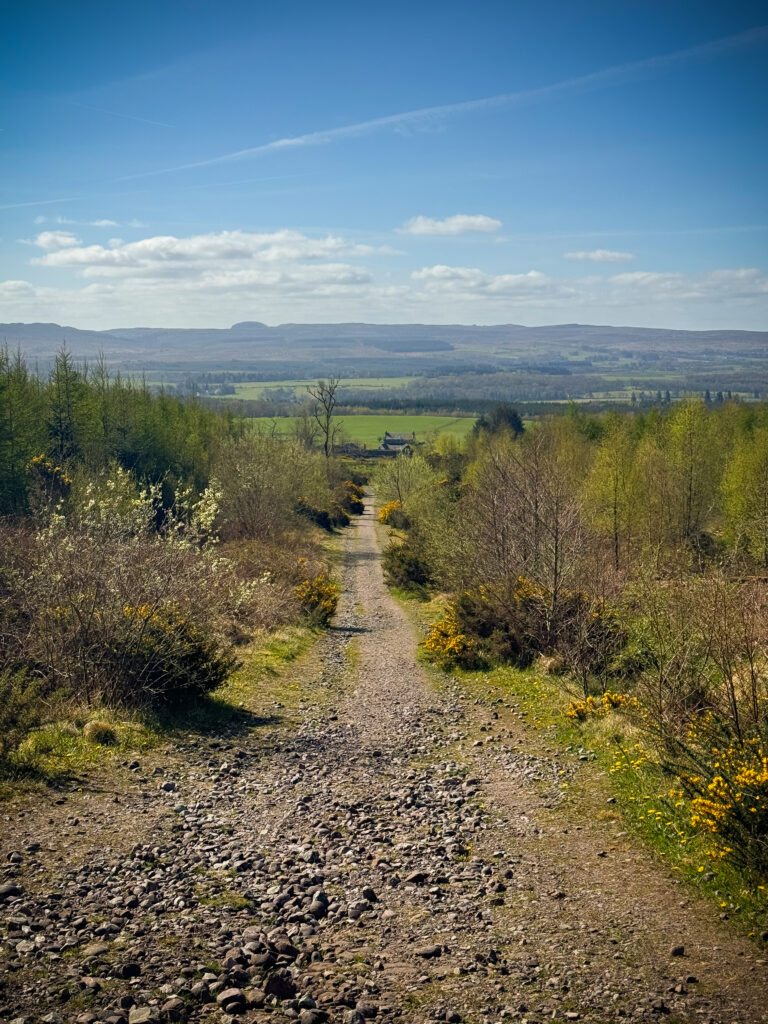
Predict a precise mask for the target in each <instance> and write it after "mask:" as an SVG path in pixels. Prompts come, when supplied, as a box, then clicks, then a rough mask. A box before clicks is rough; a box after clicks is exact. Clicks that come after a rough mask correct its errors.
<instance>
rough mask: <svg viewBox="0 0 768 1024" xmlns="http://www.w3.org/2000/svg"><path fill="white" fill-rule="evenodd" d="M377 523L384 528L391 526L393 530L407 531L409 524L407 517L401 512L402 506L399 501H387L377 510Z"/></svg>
mask: <svg viewBox="0 0 768 1024" xmlns="http://www.w3.org/2000/svg"><path fill="white" fill-rule="evenodd" d="M379 522H380V523H383V524H384V525H385V526H391V527H392V528H393V529H395V530H407V529H408V526H409V525H410V524H409V520H408V516H406V514H405V512H403V505H402V502H400V501H397V500H396V501H388V502H386V503H385V504H384V505H382V506H381V508H380V509H379Z"/></svg>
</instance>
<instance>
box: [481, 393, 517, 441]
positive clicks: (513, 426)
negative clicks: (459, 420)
mask: <svg viewBox="0 0 768 1024" xmlns="http://www.w3.org/2000/svg"><path fill="white" fill-rule="evenodd" d="M502 430H506V431H509V432H510V433H511V434H512V436H513V437H519V436H520V434H522V433H523V431H524V430H525V427H524V426H523V421H522V419H521V418H520V413H519V412H518V411H517V409H515V408H514V407H513V406H511V405H509V404H508V403H507V402H499V404H498V405H495V406H494V407H493V409H492V410H491V411H490V412H489V413H483V415H482V416H481V417H480V419H479V420H477V422H476V423H475V425H474V427H473V428H472V433H473V435H474V436H475V437H477V436H478V435H479V434H498V433H499V432H500V431H502Z"/></svg>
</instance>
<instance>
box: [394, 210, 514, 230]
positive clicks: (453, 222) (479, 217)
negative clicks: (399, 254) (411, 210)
mask: <svg viewBox="0 0 768 1024" xmlns="http://www.w3.org/2000/svg"><path fill="white" fill-rule="evenodd" d="M500 227H501V221H500V220H494V218H493V217H486V215H485V214H483V213H472V214H470V213H456V214H454V216H453V217H446V218H445V219H444V220H433V219H432V217H422V216H419V217H411V219H410V220H407V221H406V222H405V224H403V226H402V227H400V228H398V231H399V232H400V234H403V235H465V234H469V233H470V232H475V231H498V230H499V228H500Z"/></svg>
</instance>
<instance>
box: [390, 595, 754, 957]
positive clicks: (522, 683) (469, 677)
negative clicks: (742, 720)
mask: <svg viewBox="0 0 768 1024" xmlns="http://www.w3.org/2000/svg"><path fill="white" fill-rule="evenodd" d="M392 593H393V596H394V597H395V598H396V599H397V600H398V603H400V605H401V607H403V609H404V610H405V612H406V614H407V615H408V617H409V618H410V620H411V622H412V623H413V625H414V628H415V630H416V632H417V634H418V635H421V636H423V635H424V634H425V633H426V630H427V629H428V627H429V625H430V624H431V623H432V622H434V621H435V620H436V619H438V618H440V617H441V616H442V615H443V614H444V611H445V607H446V598H445V597H444V596H442V595H438V596H435V597H432V598H431V599H429V600H426V601H425V600H422V599H418V598H414V597H413V596H412V595H410V594H408V593H407V592H402V591H396V590H395V591H393V592H392ZM451 675H452V676H453V678H455V679H457V680H459V681H460V682H461V684H462V686H463V687H464V688H465V689H466V690H467V691H468V692H470V693H471V694H472V695H473V696H474V697H478V698H480V699H482V700H483V701H491V702H493V701H496V700H497V699H498V698H502V699H503V700H504V702H505V704H507V705H508V706H511V707H512V708H513V709H514V711H515V712H516V714H517V716H518V717H519V720H520V721H521V722H522V723H524V724H525V725H526V726H528V727H529V728H531V729H533V730H535V732H534V738H535V740H536V739H539V740H540V742H541V745H542V746H546V745H547V744H551V743H552V742H553V741H555V742H557V743H558V744H559V745H560V746H561V747H564V748H565V750H566V751H568V752H570V753H572V754H573V756H574V757H577V758H578V757H586V758H588V760H587V761H586V762H585V769H584V771H580V772H579V773H577V775H576V777H575V779H574V781H573V782H564V783H563V789H564V790H565V791H566V800H565V801H564V803H563V804H561V805H560V807H561V808H562V813H568V814H574V813H575V814H582V813H586V812H588V813H589V815H592V816H594V817H596V818H597V819H601V818H602V819H612V820H621V821H622V823H623V827H624V828H625V829H626V830H627V832H629V833H631V834H632V835H635V836H636V837H637V838H638V839H640V840H642V842H643V843H644V844H645V845H646V846H647V847H648V848H649V849H650V850H651V851H652V852H653V854H654V855H655V856H656V857H657V858H658V859H659V860H661V861H662V862H663V863H664V864H665V865H667V866H668V867H669V868H670V869H671V870H672V871H674V872H675V873H676V874H677V875H678V877H680V878H681V879H683V880H684V881H685V882H686V883H687V884H688V885H689V886H690V887H691V888H693V889H695V891H696V892H697V893H699V894H701V895H702V896H703V897H704V898H706V899H708V900H710V901H711V902H712V903H713V904H714V906H715V908H716V910H717V912H718V914H719V916H720V917H721V918H722V919H723V920H729V921H731V922H733V924H735V926H736V927H737V928H738V929H739V930H740V931H742V932H745V933H746V934H747V935H749V936H750V937H751V938H755V939H757V940H758V941H760V942H761V943H765V942H768V892H767V891H766V889H765V888H763V887H762V886H759V885H756V884H754V883H752V882H751V881H749V880H747V879H745V877H744V875H743V874H742V873H740V872H739V870H738V869H737V868H735V867H734V866H733V865H731V864H729V863H728V862H727V861H725V860H721V859H718V860H713V859H712V858H711V857H710V856H708V850H709V849H710V847H711V840H710V839H709V838H708V837H707V836H706V835H704V834H702V833H701V832H699V831H697V830H695V829H694V828H693V827H692V826H691V821H690V807H689V805H687V804H686V802H685V801H684V800H682V799H681V794H680V793H679V791H678V790H677V789H676V787H675V779H674V777H672V776H670V775H669V774H666V773H665V772H664V771H663V770H662V768H661V767H660V766H659V764H658V761H657V759H656V757H655V755H654V751H653V749H652V745H651V743H650V742H649V740H648V738H647V736H645V735H644V733H643V731H642V730H641V728H640V727H639V726H638V724H637V722H636V721H635V720H633V718H632V715H631V714H626V713H624V712H622V711H617V710H612V711H608V712H605V713H600V714H592V715H589V716H587V718H586V719H585V720H584V721H578V720H575V719H573V718H571V717H569V716H568V710H569V708H570V704H571V700H572V699H573V698H576V697H578V691H577V688H576V686H575V685H571V683H570V681H569V680H568V679H567V678H566V677H560V678H557V677H553V676H550V675H548V674H547V673H546V671H545V670H544V669H543V668H542V667H541V666H535V667H533V668H530V669H525V670H521V669H516V668H512V667H509V666H499V667H496V668H492V669H490V670H487V671H482V672H476V671H474V672H470V671H460V670H454V671H453V672H452V673H451ZM535 740H534V741H535Z"/></svg>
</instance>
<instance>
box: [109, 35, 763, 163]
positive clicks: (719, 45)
mask: <svg viewBox="0 0 768 1024" xmlns="http://www.w3.org/2000/svg"><path fill="white" fill-rule="evenodd" d="M767 41H768V25H759V26H756V27H755V28H751V29H748V30H747V31H746V32H738V33H736V34H735V35H730V36H723V37H721V38H720V39H714V40H712V41H711V42H708V43H702V44H700V45H698V46H691V47H688V48H686V49H684V50H675V51H674V52H672V53H665V54H658V55H656V56H653V57H646V58H643V59H642V60H635V61H629V62H628V63H625V64H616V65H613V66H611V67H607V68H602V69H601V70H599V71H593V72H590V73H589V74H586V75H577V76H575V77H573V78H566V79H563V80H562V81H560V82H554V83H552V84H551V85H543V86H538V87H537V88H534V89H521V90H519V91H517V92H509V93H499V94H497V95H495V96H485V97H481V98H480V99H474V100H464V101H462V102H459V103H444V104H441V105H439V106H433V107H420V108H419V109H417V110H406V111H401V112H400V113H397V114H389V115H387V116H385V117H375V118H371V119H370V120H367V121H358V122H357V123H356V124H348V125H341V126H340V127H337V128H325V129H321V130H319V131H313V132H307V133H306V134H304V135H293V136H288V137H286V138H282V139H275V140H274V141H272V142H265V143H262V144H261V145H258V146H250V147H248V148H247V149H238V150H235V151H233V152H231V153H223V154H221V155H220V156H215V157H209V158H208V159H205V160H197V161H195V162H193V163H187V164H178V165H176V166H174V167H164V168H161V169H159V170H154V171H144V172H142V173H140V174H131V175H127V176H126V177H124V178H121V179H120V180H121V181H127V180H132V179H135V178H148V177H153V176H155V175H159V174H170V173H171V172H173V171H186V170H192V169H195V168H200V167H213V166H215V165H217V164H226V163H232V162H233V161H236V160H245V159H248V158H250V157H255V156H261V155H263V154H266V153H275V152H280V151H282V150H289V149H300V148H303V147H305V146H318V145H325V144H327V143H330V142H335V141H337V140H339V139H349V138H357V137H359V136H362V135H369V134H371V133H373V132H378V131H381V130H385V129H394V130H397V129H404V128H408V127H415V126H418V125H420V124H424V123H427V122H430V121H439V120H441V119H443V118H446V117H454V116H457V115H460V114H471V113H474V112H476V111H482V110H490V109H492V108H495V107H512V106H522V105H524V104H526V103H532V102H535V101H537V100H545V99H550V98H554V97H557V96H560V95H565V94H568V93H573V92H581V91H583V92H588V91H591V90H596V89H602V88H605V87H606V86H609V85H615V84H618V83H619V82H624V81H630V80H632V79H634V78H644V77H648V76H650V75H654V74H662V73H663V72H665V71H671V70H673V69H674V68H676V67H679V66H681V65H684V64H687V63H689V62H692V61H697V60H706V59H708V58H712V57H717V56H720V55H721V54H725V53H730V52H734V51H738V50H742V49H746V48H748V47H754V46H760V45H763V44H764V43H766V42H767Z"/></svg>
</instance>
